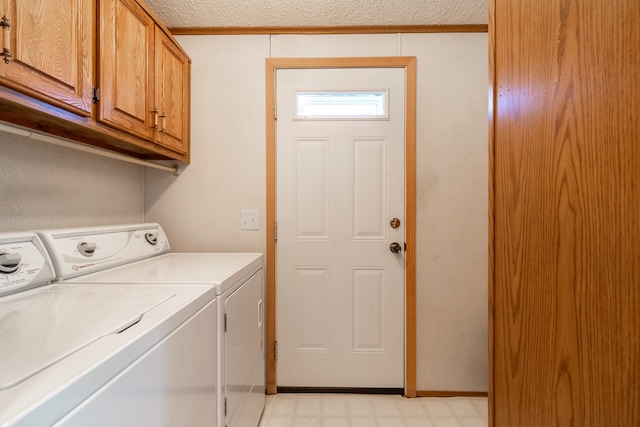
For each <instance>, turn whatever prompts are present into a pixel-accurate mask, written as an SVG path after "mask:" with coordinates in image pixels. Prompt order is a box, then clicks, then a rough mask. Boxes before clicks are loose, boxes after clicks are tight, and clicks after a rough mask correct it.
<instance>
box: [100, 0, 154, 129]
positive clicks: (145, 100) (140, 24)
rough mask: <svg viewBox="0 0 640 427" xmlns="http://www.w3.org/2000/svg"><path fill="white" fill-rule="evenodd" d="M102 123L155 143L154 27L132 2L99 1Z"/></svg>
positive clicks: (119, 0) (123, 0) (145, 14)
mask: <svg viewBox="0 0 640 427" xmlns="http://www.w3.org/2000/svg"><path fill="white" fill-rule="evenodd" d="M100 27H101V28H100V30H101V38H100V50H99V75H100V77H99V86H98V87H99V88H100V92H101V93H100V107H99V114H98V120H99V121H100V122H103V123H105V124H108V125H110V126H113V127H115V128H118V129H120V130H123V131H125V132H129V133H131V134H133V135H136V136H139V137H141V138H144V139H147V140H150V141H151V140H153V138H154V133H155V128H154V126H156V125H157V120H158V114H157V113H156V112H155V110H156V109H155V105H154V100H153V97H154V91H153V82H154V73H153V71H154V67H153V63H154V60H153V58H154V56H153V49H154V28H155V23H154V22H153V20H152V19H151V17H149V15H147V13H146V12H145V11H144V9H142V7H140V6H139V5H138V4H137V3H136V2H135V1H133V0H103V1H101V2H100Z"/></svg>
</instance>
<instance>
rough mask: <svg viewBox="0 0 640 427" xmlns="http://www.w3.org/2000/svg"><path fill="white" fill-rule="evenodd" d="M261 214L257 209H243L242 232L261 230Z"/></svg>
mask: <svg viewBox="0 0 640 427" xmlns="http://www.w3.org/2000/svg"><path fill="white" fill-rule="evenodd" d="M259 215H260V212H259V211H258V210H257V209H243V210H242V211H241V212H240V217H241V218H240V219H241V221H242V223H241V224H240V229H241V230H250V231H257V230H259V229H260V219H259Z"/></svg>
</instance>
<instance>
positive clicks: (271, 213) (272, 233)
mask: <svg viewBox="0 0 640 427" xmlns="http://www.w3.org/2000/svg"><path fill="white" fill-rule="evenodd" d="M265 65H266V67H265V68H266V80H265V81H266V130H267V153H266V161H267V169H266V170H267V174H266V181H267V182H266V184H267V206H266V215H267V219H266V238H267V241H266V323H267V324H266V328H267V332H266V334H267V338H266V343H267V345H266V347H265V353H266V354H265V357H266V371H267V373H266V374H267V394H275V393H276V392H277V379H276V352H277V348H276V240H275V237H276V185H277V183H276V119H275V113H276V111H275V102H276V71H277V70H279V69H303V68H404V69H405V82H406V87H405V92H406V94H405V96H406V100H405V102H406V107H405V108H406V111H405V113H406V114H405V121H406V122H405V195H406V197H405V216H406V218H405V221H406V228H405V232H406V235H405V239H406V251H405V262H406V264H405V340H404V342H405V349H404V355H405V356H404V357H405V369H404V372H405V374H404V376H405V378H404V394H405V396H407V397H416V57H414V56H406V57H405V56H397V57H366V58H267V59H266V61H265Z"/></svg>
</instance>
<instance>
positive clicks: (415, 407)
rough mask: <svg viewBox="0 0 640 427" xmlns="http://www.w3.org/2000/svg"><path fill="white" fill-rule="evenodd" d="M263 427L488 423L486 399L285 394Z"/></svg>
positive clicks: (270, 400) (270, 407)
mask: <svg viewBox="0 0 640 427" xmlns="http://www.w3.org/2000/svg"><path fill="white" fill-rule="evenodd" d="M260 427H487V398H486V397H449V398H434V397H419V398H416V399H405V398H403V397H401V396H380V395H359V394H286V393H280V394H277V395H273V396H267V406H266V408H265V410H264V414H263V415H262V421H261V422H260Z"/></svg>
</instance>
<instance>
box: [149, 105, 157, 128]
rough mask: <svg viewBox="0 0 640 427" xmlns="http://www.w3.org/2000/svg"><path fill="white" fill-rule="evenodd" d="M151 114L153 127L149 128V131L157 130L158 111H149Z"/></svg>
mask: <svg viewBox="0 0 640 427" xmlns="http://www.w3.org/2000/svg"><path fill="white" fill-rule="evenodd" d="M151 114H153V126H151V129H154V130H158V109H157V108H154V109H153V110H151Z"/></svg>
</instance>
